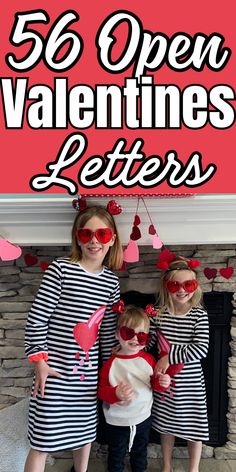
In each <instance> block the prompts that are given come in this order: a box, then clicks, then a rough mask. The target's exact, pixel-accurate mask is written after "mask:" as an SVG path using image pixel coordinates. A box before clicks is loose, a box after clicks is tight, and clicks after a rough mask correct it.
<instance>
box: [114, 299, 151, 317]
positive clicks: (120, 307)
mask: <svg viewBox="0 0 236 472" xmlns="http://www.w3.org/2000/svg"><path fill="white" fill-rule="evenodd" d="M112 311H113V312H114V313H117V314H118V315H120V314H121V313H124V312H125V304H124V302H123V300H119V301H118V302H116V303H114V304H113V305H112ZM144 311H145V313H146V315H147V316H148V317H149V318H150V317H151V316H156V315H157V310H156V308H154V305H152V304H151V303H149V305H147V306H146V308H145V309H144Z"/></svg>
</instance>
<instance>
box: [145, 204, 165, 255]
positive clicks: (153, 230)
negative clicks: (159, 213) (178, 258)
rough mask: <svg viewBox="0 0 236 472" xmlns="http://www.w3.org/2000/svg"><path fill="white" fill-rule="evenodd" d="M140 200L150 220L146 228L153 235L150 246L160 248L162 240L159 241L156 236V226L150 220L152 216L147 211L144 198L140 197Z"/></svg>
mask: <svg viewBox="0 0 236 472" xmlns="http://www.w3.org/2000/svg"><path fill="white" fill-rule="evenodd" d="M142 201H143V204H144V206H145V208H146V212H147V215H148V218H149V220H150V225H149V228H148V233H149V234H150V235H151V236H153V238H152V247H153V249H160V248H161V247H162V246H163V242H162V241H161V239H160V238H159V236H158V233H157V231H156V228H155V226H154V224H153V221H152V218H151V215H150V213H149V211H148V208H147V205H146V202H145V200H144V198H142Z"/></svg>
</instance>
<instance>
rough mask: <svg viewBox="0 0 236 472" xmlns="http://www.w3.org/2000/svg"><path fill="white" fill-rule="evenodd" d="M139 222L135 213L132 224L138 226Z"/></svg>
mask: <svg viewBox="0 0 236 472" xmlns="http://www.w3.org/2000/svg"><path fill="white" fill-rule="evenodd" d="M140 223H141V220H140V218H139V216H138V215H135V217H134V226H138V225H140Z"/></svg>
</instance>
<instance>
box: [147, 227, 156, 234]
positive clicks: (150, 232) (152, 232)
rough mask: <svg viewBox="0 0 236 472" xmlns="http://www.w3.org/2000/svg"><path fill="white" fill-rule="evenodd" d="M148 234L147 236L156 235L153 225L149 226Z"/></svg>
mask: <svg viewBox="0 0 236 472" xmlns="http://www.w3.org/2000/svg"><path fill="white" fill-rule="evenodd" d="M148 232H149V234H155V233H156V230H155V228H154V225H150V226H149V228H148Z"/></svg>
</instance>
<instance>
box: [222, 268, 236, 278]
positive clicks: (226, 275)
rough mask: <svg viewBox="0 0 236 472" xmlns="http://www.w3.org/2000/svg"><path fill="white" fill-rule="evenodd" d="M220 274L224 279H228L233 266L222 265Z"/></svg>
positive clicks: (232, 271)
mask: <svg viewBox="0 0 236 472" xmlns="http://www.w3.org/2000/svg"><path fill="white" fill-rule="evenodd" d="M219 272H220V275H222V277H224V278H225V279H230V277H232V275H233V273H234V268H233V267H222V268H221V269H220V270H219Z"/></svg>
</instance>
